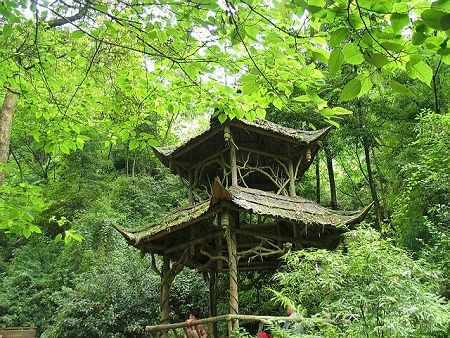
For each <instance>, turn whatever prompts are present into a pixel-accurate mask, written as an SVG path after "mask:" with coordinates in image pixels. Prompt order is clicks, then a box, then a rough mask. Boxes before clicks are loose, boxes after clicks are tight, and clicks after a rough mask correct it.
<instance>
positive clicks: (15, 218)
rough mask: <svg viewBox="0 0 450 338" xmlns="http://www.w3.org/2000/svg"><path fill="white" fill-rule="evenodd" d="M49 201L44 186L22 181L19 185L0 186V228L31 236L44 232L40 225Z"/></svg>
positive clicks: (12, 232) (27, 236)
mask: <svg viewBox="0 0 450 338" xmlns="http://www.w3.org/2000/svg"><path fill="white" fill-rule="evenodd" d="M47 207H48V203H47V202H46V201H45V199H44V196H43V191H42V188H41V187H39V186H36V185H31V184H27V183H20V184H19V185H17V186H9V185H2V186H0V220H1V221H0V230H3V231H4V232H5V233H7V234H14V235H20V236H22V235H23V236H24V237H25V238H30V236H31V234H33V233H38V234H40V233H42V230H41V228H40V227H39V226H38V224H39V218H40V217H42V212H43V211H44V210H45V209H47Z"/></svg>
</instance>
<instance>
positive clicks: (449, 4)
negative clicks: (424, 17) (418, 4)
mask: <svg viewBox="0 0 450 338" xmlns="http://www.w3.org/2000/svg"><path fill="white" fill-rule="evenodd" d="M431 8H434V9H440V10H443V11H445V12H450V0H437V1H434V2H433V3H431Z"/></svg>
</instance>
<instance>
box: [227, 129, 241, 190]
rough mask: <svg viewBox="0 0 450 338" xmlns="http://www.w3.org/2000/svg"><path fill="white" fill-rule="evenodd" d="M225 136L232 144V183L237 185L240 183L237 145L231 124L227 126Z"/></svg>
mask: <svg viewBox="0 0 450 338" xmlns="http://www.w3.org/2000/svg"><path fill="white" fill-rule="evenodd" d="M223 136H224V138H225V141H226V142H227V143H228V144H229V145H230V166H231V185H233V186H236V185H237V184H238V175H237V163H236V162H237V160H236V146H235V144H234V141H233V134H231V130H230V126H225V128H224V133H223Z"/></svg>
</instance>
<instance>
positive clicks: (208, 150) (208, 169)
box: [153, 120, 330, 190]
mask: <svg viewBox="0 0 450 338" xmlns="http://www.w3.org/2000/svg"><path fill="white" fill-rule="evenodd" d="M227 128H229V130H230V132H231V137H232V142H231V144H233V145H234V146H235V147H236V155H237V162H238V165H239V163H241V164H242V167H241V169H244V167H246V169H247V168H257V169H256V171H255V172H254V173H252V174H247V175H244V174H243V177H244V176H245V177H246V179H245V180H246V182H245V183H244V184H242V185H243V186H248V187H252V188H260V189H264V186H267V185H270V184H269V183H270V182H268V181H270V180H269V179H268V178H267V175H266V174H264V173H262V172H261V168H269V169H270V171H271V172H272V173H273V172H274V171H278V169H279V168H282V169H283V168H284V169H287V165H288V163H289V161H292V162H293V163H294V166H295V169H296V178H300V177H301V176H302V175H303V174H304V173H305V171H306V170H307V169H308V168H309V166H310V165H311V162H312V160H313V159H314V157H315V155H316V153H317V151H318V150H319V149H320V147H321V146H322V141H323V140H324V138H325V137H326V135H327V133H328V131H329V129H330V128H326V129H321V130H317V131H304V130H295V129H292V128H287V127H283V126H280V125H277V124H275V123H272V122H269V121H266V120H255V121H253V122H250V121H246V120H232V121H227V122H225V123H224V124H220V123H219V122H218V121H217V120H213V121H212V122H211V125H210V128H209V129H208V130H206V131H205V132H203V133H201V134H200V135H198V136H195V137H193V138H191V139H190V140H188V141H186V142H185V143H183V144H181V145H179V146H176V147H155V148H153V149H154V152H155V154H156V156H157V157H158V158H159V159H160V160H161V162H162V163H163V164H164V165H166V166H167V167H169V168H170V169H171V170H172V171H173V172H174V173H176V174H178V175H180V176H182V177H184V178H186V179H189V172H191V174H192V172H194V171H196V170H197V173H198V175H199V177H198V178H196V179H197V180H198V182H197V183H198V184H197V185H201V184H205V185H206V184H210V183H211V182H213V181H214V180H215V179H216V178H218V177H219V178H220V177H222V176H223V175H224V174H223V173H224V172H225V171H226V169H227V168H228V167H227V166H229V163H230V162H229V158H230V157H229V150H230V142H229V141H227V137H226V135H225V137H224V134H225V133H226V130H227ZM277 166H278V167H279V168H278V169H275V170H274V168H275V167H277ZM280 166H281V167H280ZM281 171H283V170H281ZM264 176H265V177H264ZM191 178H192V177H191ZM242 180H244V178H242ZM240 183H242V182H240ZM224 184H225V185H227V184H226V183H224ZM240 185H241V184H240ZM264 190H275V189H271V188H268V189H264Z"/></svg>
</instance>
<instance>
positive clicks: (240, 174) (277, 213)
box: [116, 120, 370, 337]
mask: <svg viewBox="0 0 450 338" xmlns="http://www.w3.org/2000/svg"><path fill="white" fill-rule="evenodd" d="M328 132H329V128H327V129H322V130H317V131H301V130H294V129H291V128H286V127H282V126H279V125H277V124H274V123H271V122H269V121H264V120H256V121H254V122H249V121H237V120H232V121H227V122H225V123H224V124H220V123H219V122H218V121H217V120H212V122H211V125H210V128H209V129H208V130H207V131H205V132H204V133H202V134H200V135H198V136H196V137H194V138H192V139H190V140H189V141H187V142H185V143H184V144H182V145H180V146H178V147H160V148H154V152H155V154H156V156H157V157H158V158H159V159H160V160H161V162H162V163H163V164H164V165H166V166H167V167H169V168H170V169H171V171H172V172H173V173H175V174H177V175H179V176H180V177H182V178H183V179H184V180H186V182H187V183H188V186H189V196H188V201H189V205H188V206H187V207H185V208H182V209H178V210H175V211H174V212H172V213H171V214H169V215H168V216H166V217H165V218H163V219H161V220H160V221H158V222H156V223H153V224H149V225H147V226H145V227H142V228H138V229H125V228H121V227H116V228H117V230H118V231H119V232H120V233H121V234H122V235H123V236H124V237H125V238H126V240H127V241H128V243H129V244H130V245H133V246H135V247H137V248H139V249H140V250H141V252H143V253H151V254H152V259H153V262H154V264H153V266H154V269H155V270H156V271H158V272H159V273H160V275H161V323H162V324H164V323H168V318H169V291H170V285H171V282H172V281H173V279H174V277H175V275H176V274H177V273H178V272H180V271H181V270H182V269H183V267H184V266H188V267H191V268H195V269H197V270H198V271H201V272H204V273H206V274H208V276H209V281H210V315H211V316H212V317H214V316H217V291H216V290H217V289H216V278H217V273H219V272H228V273H229V293H230V315H232V316H233V315H235V316H234V317H232V318H238V317H239V316H236V315H238V314H239V303H238V282H237V274H238V271H249V270H268V269H276V268H277V267H278V266H279V264H280V260H279V258H280V257H281V256H282V255H283V254H284V253H285V252H286V251H287V250H291V249H292V250H295V249H301V248H306V247H317V248H327V249H334V248H336V246H337V245H338V244H339V243H340V241H341V238H342V234H343V233H344V232H345V231H347V230H349V229H350V228H351V227H352V226H354V225H355V224H356V223H358V222H360V221H361V220H362V219H363V218H364V217H365V215H366V213H367V212H368V210H369V208H370V206H368V207H367V208H365V209H364V210H362V211H351V212H344V211H336V210H330V209H327V208H325V207H323V206H320V205H318V204H316V203H314V202H312V201H309V200H307V199H304V198H301V197H298V196H297V193H296V184H295V183H296V181H297V180H298V179H300V178H301V177H302V176H303V174H304V173H305V172H306V170H307V169H308V168H309V166H310V165H311V163H312V161H313V159H314V157H315V155H316V154H317V152H318V151H319V149H320V148H321V147H322V142H323V140H324V138H325V137H326V135H327V134H328ZM154 254H158V255H161V256H162V257H163V264H162V268H161V269H158V268H157V266H156V263H155V260H154ZM230 318H231V317H230ZM238 326H239V322H238V320H237V319H235V320H232V321H230V323H229V332H230V331H232V330H234V329H236V328H238ZM213 336H214V337H217V327H216V326H215V327H214V332H213Z"/></svg>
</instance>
